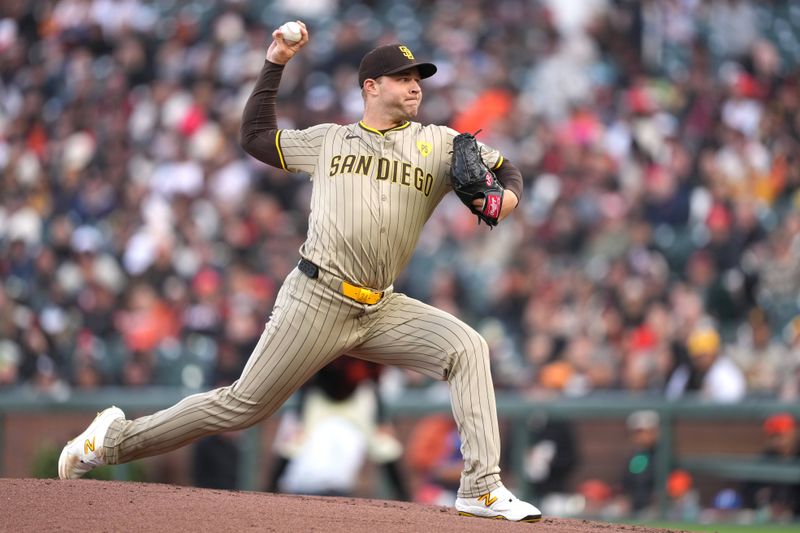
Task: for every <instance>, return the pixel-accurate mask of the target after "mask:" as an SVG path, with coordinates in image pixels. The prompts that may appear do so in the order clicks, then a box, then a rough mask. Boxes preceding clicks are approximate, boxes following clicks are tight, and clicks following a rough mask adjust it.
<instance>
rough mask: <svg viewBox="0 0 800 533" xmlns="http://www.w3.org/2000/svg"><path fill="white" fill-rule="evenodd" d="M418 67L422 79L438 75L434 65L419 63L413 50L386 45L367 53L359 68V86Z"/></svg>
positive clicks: (397, 44)
mask: <svg viewBox="0 0 800 533" xmlns="http://www.w3.org/2000/svg"><path fill="white" fill-rule="evenodd" d="M412 67H417V68H418V69H419V75H420V77H421V78H430V77H431V76H433V75H434V74H436V65H434V64H433V63H419V62H418V61H417V60H416V58H414V54H413V53H412V52H411V49H410V48H409V47H407V46H406V45H404V44H400V43H395V44H386V45H383V46H379V47H377V48H374V49H372V50H370V51H369V52H367V53H366V54H365V55H364V57H363V58H362V59H361V64H360V65H359V66H358V85H359V86H361V87H363V86H364V81H365V80H368V79H373V80H374V79H377V78H380V77H381V76H386V75H387V74H397V73H398V72H402V71H404V70H407V69H410V68H412Z"/></svg>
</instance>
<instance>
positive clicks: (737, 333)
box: [0, 0, 800, 401]
mask: <svg viewBox="0 0 800 533" xmlns="http://www.w3.org/2000/svg"><path fill="white" fill-rule="evenodd" d="M298 18H299V19H302V20H303V21H305V22H306V23H307V24H308V27H309V29H310V32H311V42H310V44H309V45H308V47H307V48H306V49H304V50H303V52H302V53H301V54H299V55H298V56H297V57H296V58H295V59H294V60H293V61H292V62H291V63H290V64H289V66H288V67H287V69H286V71H285V73H284V77H283V81H282V85H281V92H280V95H279V124H280V127H283V128H303V127H307V126H310V125H312V124H316V123H320V122H342V123H344V122H352V121H355V120H357V119H358V118H359V117H360V114H361V95H360V92H359V89H358V83H357V76H356V69H357V65H358V62H359V60H360V58H361V56H362V55H363V53H364V52H366V51H367V50H369V49H370V48H372V47H373V46H375V45H377V44H385V43H390V42H397V41H402V42H404V43H406V44H407V45H408V46H409V47H410V48H411V49H412V50H413V51H414V53H415V54H416V55H417V56H418V57H421V58H424V59H426V60H432V61H433V62H435V63H436V64H437V65H438V67H439V72H438V74H437V75H436V76H434V77H433V78H431V79H430V80H425V83H424V86H423V87H424V93H425V99H424V102H423V106H422V115H421V116H420V121H421V122H435V123H441V124H448V125H450V126H452V127H453V128H455V129H457V130H459V131H471V132H474V131H477V130H478V129H480V130H482V131H481V133H480V135H479V139H480V140H482V141H484V142H485V143H487V144H490V145H492V146H495V147H497V148H499V149H500V150H501V151H502V152H503V154H504V155H505V156H506V157H507V158H508V159H509V160H510V161H512V162H513V163H514V164H515V165H517V166H518V167H519V168H520V169H521V170H522V174H523V176H524V179H525V193H524V197H523V199H522V202H521V205H520V207H518V208H517V210H516V212H515V213H514V214H513V216H512V217H511V218H509V219H508V220H507V221H505V222H504V223H503V225H501V226H500V227H499V228H497V229H495V230H494V231H492V232H489V230H488V229H487V228H486V227H485V226H477V225H476V222H475V218H474V217H473V216H472V215H471V214H470V213H469V212H468V210H466V209H464V207H463V206H462V205H461V204H460V203H459V201H458V200H457V198H455V196H454V195H450V196H448V197H447V198H446V199H445V200H444V202H443V203H442V205H441V206H440V207H439V209H438V210H437V211H436V213H435V214H434V216H433V218H432V219H431V221H430V222H429V224H428V226H427V227H426V229H425V231H424V232H423V235H422V238H421V240H420V243H419V246H418V250H417V253H416V255H415V257H414V259H413V260H412V262H411V264H410V265H409V267H408V269H407V271H406V273H405V274H404V276H403V277H402V278H401V279H400V280H398V283H397V288H398V289H399V290H402V291H404V292H406V293H408V294H409V295H411V296H414V297H417V298H421V299H423V300H425V301H427V302H430V303H431V304H433V305H435V306H438V307H440V308H443V309H446V310H448V311H450V312H452V313H454V314H455V315H457V316H459V317H461V318H463V319H464V320H466V321H467V322H469V323H470V324H472V325H473V326H474V327H476V328H477V329H478V330H479V331H480V332H481V333H482V334H483V335H484V336H485V337H486V338H487V341H488V342H489V345H490V347H491V353H492V358H493V371H494V375H495V382H496V385H497V387H498V388H500V389H504V390H508V391H517V392H519V393H521V394H524V395H533V396H537V395H559V394H564V395H572V396H575V395H583V394H589V393H591V392H592V391H596V390H628V391H636V392H637V393H651V394H668V395H670V396H672V397H678V396H680V395H682V394H684V393H685V392H692V391H697V392H698V393H701V394H704V395H706V396H707V397H709V398H711V399H716V400H720V401H737V400H739V399H741V398H742V397H744V396H746V395H760V396H766V397H776V398H781V399H784V400H795V399H797V398H799V397H800V390H799V389H800V318H798V317H800V164H798V163H800V162H799V161H798V154H800V146H799V145H798V144H799V143H798V139H800V136H798V133H800V131H799V130H800V63H798V58H800V5H796V4H795V3H793V2H788V1H778V0H774V1H759V2H755V1H747V0H708V1H700V0H669V1H659V2H655V1H642V2H639V1H627V0H571V1H567V0H538V1H535V0H503V1H498V2H488V1H483V2H482V1H476V0H472V1H470V0H459V1H455V0H441V1H436V2H422V1H419V0H392V1H390V0H364V1H361V2H358V1H351V0H314V1H306V2H302V3H300V2H290V1H288V0H271V1H269V0H264V1H262V2H245V1H234V0H228V1H220V2H204V1H189V2H173V1H168V0H158V1H148V0H60V1H56V0H50V1H46V0H43V1H32V0H4V2H3V3H2V6H0V170H2V174H0V197H1V198H2V202H0V388H2V387H13V386H18V385H23V386H26V387H31V388H33V389H35V390H37V391H41V392H43V393H49V394H56V395H58V394H66V393H68V391H69V390H71V389H74V388H81V389H90V388H94V387H100V386H105V385H123V386H131V387H137V386H145V385H151V384H156V385H180V386H184V387H189V388H202V387H207V386H210V385H211V384H217V383H225V382H230V381H232V380H234V379H235V378H236V377H237V376H238V373H239V371H240V369H241V368H242V366H243V365H244V361H245V360H246V358H247V356H248V355H249V353H250V351H251V349H252V348H253V346H254V345H255V343H256V340H257V338H258V336H259V335H260V333H261V330H262V328H263V325H264V323H265V321H266V320H267V318H268V317H269V313H270V309H271V306H272V304H273V302H274V298H275V294H276V291H277V289H278V288H279V286H280V283H281V280H282V279H283V277H284V276H285V275H286V274H287V273H288V272H289V271H290V270H291V269H292V268H293V267H294V265H295V264H296V261H297V260H298V258H299V254H298V249H299V247H300V245H301V243H302V241H303V238H304V235H305V229H306V220H307V216H308V209H309V206H308V204H309V202H308V199H309V190H310V183H309V180H308V177H307V176H303V175H293V174H288V173H286V172H283V171H279V170H276V169H273V168H269V167H267V166H265V165H263V164H261V163H259V162H257V161H255V160H253V159H252V158H250V157H249V156H247V155H245V154H244V152H243V151H242V150H241V149H240V147H239V138H238V137H239V133H238V132H239V123H240V119H241V112H242V109H243V105H244V101H245V100H246V98H247V97H248V95H249V93H250V91H251V89H252V86H253V83H254V80H255V78H256V76H257V74H258V72H259V70H260V68H261V66H262V64H263V61H264V55H265V51H266V47H267V46H268V44H269V41H270V39H271V37H270V34H271V31H272V30H273V29H274V28H276V27H278V26H279V25H280V24H281V23H282V22H284V21H286V20H293V19H298ZM387 382H388V383H390V385H389V386H387V387H385V388H386V390H387V391H390V392H394V393H397V392H400V391H403V390H407V389H409V388H417V389H425V388H428V387H430V386H431V384H430V383H428V382H427V381H426V380H424V379H422V378H421V377H419V376H413V375H410V374H406V373H403V372H400V371H396V372H394V373H387ZM731 390H734V393H731V392H730V391H731Z"/></svg>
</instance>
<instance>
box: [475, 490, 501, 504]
mask: <svg viewBox="0 0 800 533" xmlns="http://www.w3.org/2000/svg"><path fill="white" fill-rule="evenodd" d="M478 501H479V502H483V503H484V505H486V507H489V506H491V505H492V504H493V503H494V502H496V501H497V496H492V493H491V492H487V493H486V494H484V495H483V496H478Z"/></svg>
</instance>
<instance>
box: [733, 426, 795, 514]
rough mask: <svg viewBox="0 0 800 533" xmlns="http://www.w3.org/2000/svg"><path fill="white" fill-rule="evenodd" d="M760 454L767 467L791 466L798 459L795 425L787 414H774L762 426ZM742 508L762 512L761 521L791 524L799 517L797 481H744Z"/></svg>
mask: <svg viewBox="0 0 800 533" xmlns="http://www.w3.org/2000/svg"><path fill="white" fill-rule="evenodd" d="M763 435H764V451H763V453H762V458H763V460H764V461H765V462H769V463H770V464H782V463H792V464H795V465H796V464H797V461H798V460H800V443H799V441H798V437H797V424H796V422H795V419H794V417H793V416H792V415H791V414H789V413H775V414H773V415H770V416H769V417H767V419H766V420H765V421H764V424H763ZM742 492H743V495H744V506H745V507H747V508H749V509H757V510H761V511H763V512H764V513H766V516H764V517H763V518H764V519H766V520H774V521H783V522H787V521H792V520H796V519H797V518H798V517H800V482H795V483H779V482H773V483H764V482H748V483H746V484H745V485H744V487H743V491H742Z"/></svg>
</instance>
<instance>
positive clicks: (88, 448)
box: [83, 437, 94, 455]
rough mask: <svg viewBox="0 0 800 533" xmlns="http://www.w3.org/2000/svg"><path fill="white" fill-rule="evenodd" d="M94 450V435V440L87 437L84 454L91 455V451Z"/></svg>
mask: <svg viewBox="0 0 800 533" xmlns="http://www.w3.org/2000/svg"><path fill="white" fill-rule="evenodd" d="M93 451H94V437H92V440H89V439H86V442H84V443H83V453H84V455H89V452H93Z"/></svg>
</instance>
